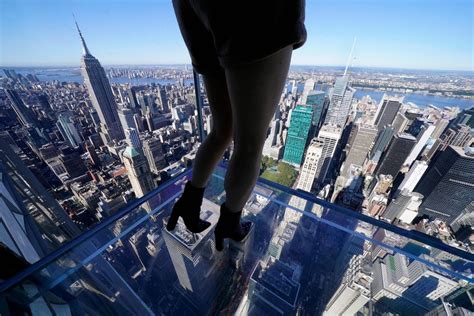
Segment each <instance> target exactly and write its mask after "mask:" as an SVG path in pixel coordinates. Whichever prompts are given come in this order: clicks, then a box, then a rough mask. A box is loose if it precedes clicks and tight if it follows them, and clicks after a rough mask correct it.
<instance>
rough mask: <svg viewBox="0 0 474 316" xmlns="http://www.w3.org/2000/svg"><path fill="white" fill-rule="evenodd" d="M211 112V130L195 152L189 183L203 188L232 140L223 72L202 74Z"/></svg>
mask: <svg viewBox="0 0 474 316" xmlns="http://www.w3.org/2000/svg"><path fill="white" fill-rule="evenodd" d="M203 78H204V85H205V87H206V92H207V97H208V99H209V105H210V107H211V113H212V130H211V132H210V133H209V135H207V137H206V138H205V140H204V142H203V143H202V144H201V146H200V147H199V150H198V151H197V153H196V158H195V160H194V166H193V176H192V180H191V183H192V184H193V186H195V187H197V188H203V187H205V186H206V184H207V182H208V181H209V177H210V176H211V174H212V172H213V170H214V168H215V167H216V165H217V164H218V163H219V161H220V160H221V159H222V155H223V154H224V152H225V150H226V149H227V147H228V146H229V144H230V142H231V141H232V109H231V107H230V101H229V94H228V92H227V84H226V80H225V74H224V72H220V73H218V74H216V75H203Z"/></svg>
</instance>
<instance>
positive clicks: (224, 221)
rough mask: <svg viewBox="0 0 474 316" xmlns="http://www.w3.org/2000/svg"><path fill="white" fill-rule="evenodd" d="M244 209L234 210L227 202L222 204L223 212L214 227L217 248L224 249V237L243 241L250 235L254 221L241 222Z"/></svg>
mask: <svg viewBox="0 0 474 316" xmlns="http://www.w3.org/2000/svg"><path fill="white" fill-rule="evenodd" d="M241 216H242V211H240V212H232V211H230V210H229V209H228V208H227V207H226V206H225V203H223V204H222V205H221V214H220V216H219V220H218V221H217V224H216V228H215V229H214V237H215V239H216V249H217V250H218V251H222V250H223V249H224V239H225V238H230V239H232V240H233V241H237V242H241V241H244V239H245V238H246V237H247V236H248V235H249V232H250V228H251V227H252V223H251V222H248V221H245V222H243V223H240V217H241Z"/></svg>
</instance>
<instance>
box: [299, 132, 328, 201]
mask: <svg viewBox="0 0 474 316" xmlns="http://www.w3.org/2000/svg"><path fill="white" fill-rule="evenodd" d="M323 146H324V143H323V142H321V141H318V140H317V139H315V138H314V139H312V140H311V143H310V144H309V146H308V150H307V151H306V157H305V159H304V162H303V166H302V168H301V172H300V176H299V179H298V185H297V187H296V188H297V189H300V190H303V191H306V192H311V188H312V187H313V183H314V178H315V177H316V173H317V170H318V163H319V160H320V159H321V155H322V153H323Z"/></svg>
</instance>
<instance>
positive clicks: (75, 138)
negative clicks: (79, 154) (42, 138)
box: [56, 111, 82, 147]
mask: <svg viewBox="0 0 474 316" xmlns="http://www.w3.org/2000/svg"><path fill="white" fill-rule="evenodd" d="M56 125H57V127H58V129H59V132H60V133H61V135H62V136H63V138H64V140H65V141H67V142H68V143H69V145H71V146H72V147H78V146H79V145H80V144H81V142H82V140H81V137H80V136H79V132H78V131H77V128H76V126H75V124H74V121H73V120H72V113H71V112H70V111H64V112H61V113H59V115H58V122H57V124H56Z"/></svg>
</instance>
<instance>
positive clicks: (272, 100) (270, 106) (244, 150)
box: [224, 46, 292, 212]
mask: <svg viewBox="0 0 474 316" xmlns="http://www.w3.org/2000/svg"><path fill="white" fill-rule="evenodd" d="M291 53H292V47H291V46H288V47H286V48H284V49H282V50H280V51H279V52H277V53H275V54H273V55H272V56H270V57H268V58H265V59H264V60H262V61H259V62H257V63H254V64H252V65H249V66H245V67H235V68H230V69H226V79H227V86H228V89H229V96H230V100H231V105H232V113H233V123H234V130H233V134H234V153H233V155H232V158H231V160H230V162H229V168H228V170H227V175H226V178H225V183H224V186H225V191H226V202H225V205H226V207H227V208H228V209H229V210H230V211H232V212H240V211H241V210H242V208H243V207H244V205H245V203H246V201H247V199H248V198H249V196H250V193H251V192H252V190H253V187H254V185H255V182H256V181H257V178H258V173H259V168H260V158H261V154H262V149H263V144H264V142H265V138H266V134H267V131H268V126H269V124H270V120H271V118H272V116H273V114H274V113H275V109H276V106H277V105H278V102H279V99H280V96H281V93H282V91H283V87H284V84H285V80H286V77H287V75H288V68H289V65H290V60H291Z"/></svg>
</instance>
